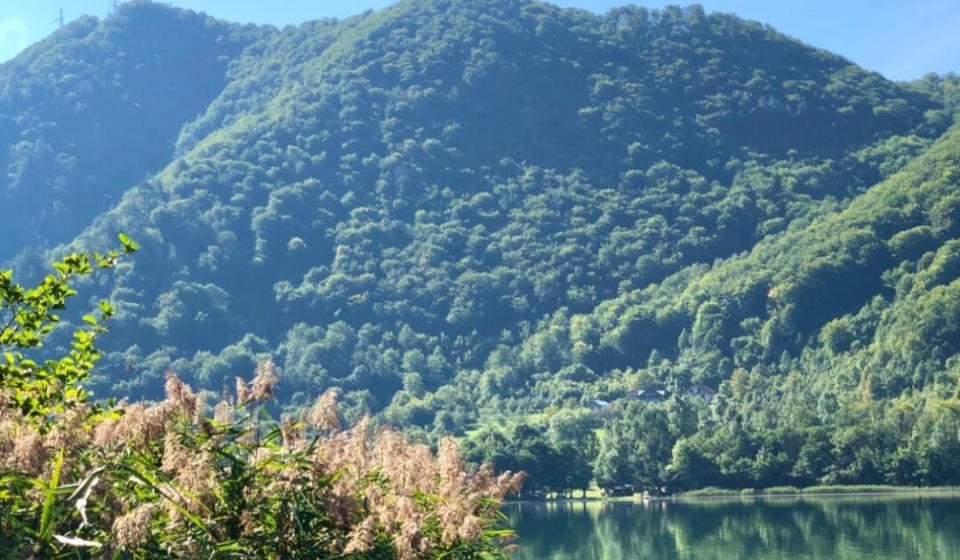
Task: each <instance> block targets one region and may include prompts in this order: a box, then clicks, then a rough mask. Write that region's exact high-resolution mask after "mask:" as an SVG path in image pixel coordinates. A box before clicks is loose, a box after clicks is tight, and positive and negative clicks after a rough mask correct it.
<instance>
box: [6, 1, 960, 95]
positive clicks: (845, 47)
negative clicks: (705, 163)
mask: <svg viewBox="0 0 960 560" xmlns="http://www.w3.org/2000/svg"><path fill="white" fill-rule="evenodd" d="M111 3H112V2H111V0H0V62H2V61H5V60H8V59H10V58H12V57H13V56H15V55H16V54H17V53H18V52H20V51H21V50H23V49H24V48H26V47H27V46H28V45H30V44H32V43H34V42H36V41H39V40H40V39H43V38H44V37H45V36H46V35H48V34H49V33H51V32H52V31H54V30H55V29H56V28H57V25H58V24H57V23H56V21H55V20H56V19H58V17H59V14H60V9H61V8H62V9H63V16H64V19H65V20H66V21H68V22H69V21H70V20H73V19H75V18H78V17H80V16H81V15H84V14H89V15H94V16H98V17H103V16H105V15H106V14H107V13H108V11H109V9H110V4H111ZM167 3H170V4H173V5H175V6H179V7H182V8H189V9H191V10H196V11H202V12H206V13H208V14H210V15H213V16H216V17H218V18H222V19H226V20H230V21H237V22H241V23H270V24H273V25H277V26H283V25H287V24H299V23H302V22H304V21H307V20H311V19H316V18H321V17H338V18H342V17H348V16H351V15H354V14H357V13H360V12H362V11H364V10H367V9H378V8H382V7H384V6H387V5H389V4H391V3H393V2H392V1H391V0H270V1H266V0H171V1H168V2H167ZM554 3H555V4H559V5H561V6H568V7H577V8H582V9H586V10H591V11H594V12H599V13H603V12H606V11H607V10H609V9H610V8H612V7H615V6H618V5H623V4H626V3H629V2H628V1H627V0H556V1H555V2H554ZM634 3H636V4H637V5H641V6H645V7H648V8H659V7H663V6H664V5H666V4H682V5H686V4H690V3H700V4H702V5H703V6H704V8H705V9H706V10H707V11H708V12H714V11H716V12H727V13H735V14H737V15H739V16H741V17H743V18H746V19H752V20H758V21H761V22H763V23H768V24H770V25H773V26H774V27H775V28H777V29H778V30H780V31H781V32H783V33H786V34H787V35H790V36H793V37H795V38H798V39H800V40H802V41H803V42H805V43H808V44H811V45H813V46H816V47H820V48H823V49H826V50H829V51H833V52H835V53H838V54H840V55H842V56H845V57H847V58H849V59H850V60H852V61H854V62H856V63H857V64H860V65H861V66H863V67H865V68H867V69H868V70H874V71H877V72H880V73H882V74H884V75H885V76H887V77H888V78H892V79H895V80H911V79H915V78H919V77H921V76H923V75H924V74H927V73H930V72H937V73H940V74H944V73H947V72H960V0H911V1H909V2H908V1H906V0H700V1H699V2H694V1H693V0H690V1H687V0H680V1H678V0H673V1H668V2H662V1H659V0H639V1H635V2H634Z"/></svg>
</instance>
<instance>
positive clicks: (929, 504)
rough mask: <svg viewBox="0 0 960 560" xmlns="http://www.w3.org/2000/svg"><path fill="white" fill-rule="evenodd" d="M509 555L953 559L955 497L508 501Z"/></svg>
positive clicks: (959, 543) (959, 501)
mask: <svg viewBox="0 0 960 560" xmlns="http://www.w3.org/2000/svg"><path fill="white" fill-rule="evenodd" d="M505 513H506V515H507V517H508V518H509V519H510V521H511V523H512V525H513V527H514V529H515V530H516V531H517V533H518V534H519V535H520V538H519V539H518V541H517V544H518V545H520V551H519V552H518V553H517V554H515V555H514V556H513V558H514V559H515V560H580V559H583V560H620V559H624V560H627V559H630V560H675V559H683V560H753V559H761V558H762V559H768V558H769V559H781V558H782V559H787V558H801V559H816V560H841V559H842V560H861V559H862V560H867V559H870V560H894V559H896V560H911V559H917V560H921V559H922V560H940V559H943V560H948V559H949V560H957V559H960V497H930V496H896V497H889V496H888V497H834V498H802V499H796V498H769V499H733V500H698V501H684V502H673V501H663V502H651V503H649V504H642V503H631V502H566V503H537V504H532V503H531V504H511V505H509V506H507V508H506V509H505Z"/></svg>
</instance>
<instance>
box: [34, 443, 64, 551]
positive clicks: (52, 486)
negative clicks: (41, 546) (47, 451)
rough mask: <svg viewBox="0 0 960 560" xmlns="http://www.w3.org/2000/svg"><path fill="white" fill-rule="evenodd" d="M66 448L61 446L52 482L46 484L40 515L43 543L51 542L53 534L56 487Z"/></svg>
mask: <svg viewBox="0 0 960 560" xmlns="http://www.w3.org/2000/svg"><path fill="white" fill-rule="evenodd" d="M65 449H66V448H65V447H60V453H59V454H58V455H57V462H56V463H54V464H53V473H52V474H51V475H50V482H49V483H47V485H46V494H47V496H46V499H45V500H44V501H43V513H42V514H41V515H40V540H41V542H43V543H47V542H50V537H52V536H53V506H54V505H55V504H56V502H57V492H56V489H57V487H58V486H59V485H60V469H61V468H62V467H63V455H64V451H65Z"/></svg>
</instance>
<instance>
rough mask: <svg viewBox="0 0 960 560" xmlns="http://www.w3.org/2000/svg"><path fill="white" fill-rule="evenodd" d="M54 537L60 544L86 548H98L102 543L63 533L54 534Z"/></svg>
mask: <svg viewBox="0 0 960 560" xmlns="http://www.w3.org/2000/svg"><path fill="white" fill-rule="evenodd" d="M53 538H54V539H56V540H57V542H58V543H60V544H65V545H67V546H78V547H86V548H100V547H101V546H103V545H102V544H100V543H98V542H94V541H87V540H84V539H80V538H77V537H64V536H63V535H54V537H53Z"/></svg>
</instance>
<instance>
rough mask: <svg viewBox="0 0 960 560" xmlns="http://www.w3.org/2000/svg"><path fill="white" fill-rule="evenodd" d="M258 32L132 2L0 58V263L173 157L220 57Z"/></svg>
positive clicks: (90, 215)
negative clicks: (1, 211) (109, 14)
mask: <svg viewBox="0 0 960 560" xmlns="http://www.w3.org/2000/svg"><path fill="white" fill-rule="evenodd" d="M268 34H269V33H267V32H265V31H261V30H258V29H255V28H252V27H247V28H241V27H240V26H237V25H231V24H228V23H226V22H221V21H216V20H214V19H212V18H209V17H206V16H202V15H199V14H195V13H192V12H181V11H176V10H172V9H169V8H164V7H162V6H160V5H158V4H149V3H143V2H135V3H133V4H132V5H129V6H127V7H125V8H124V9H123V10H122V11H120V12H119V13H118V14H117V15H116V16H114V17H111V18H109V19H108V20H106V21H103V22H98V21H97V20H96V19H95V18H91V17H84V18H81V19H80V20H78V21H75V22H73V23H71V24H70V25H68V26H66V27H65V28H64V29H62V30H60V31H58V32H56V33H54V34H53V35H52V36H50V37H49V38H47V39H46V40H44V41H43V42H41V43H38V44H36V45H33V46H32V47H30V48H29V49H27V50H26V51H25V52H24V53H23V54H21V55H20V56H19V57H17V58H16V59H14V60H12V61H10V62H7V63H5V64H3V65H0V84H2V86H0V172H2V175H0V177H2V188H0V207H2V208H5V209H7V208H15V209H16V211H14V212H8V213H5V214H6V215H5V216H4V219H3V220H2V221H0V261H6V260H8V259H10V258H11V257H13V256H14V255H16V254H17V253H18V252H20V251H22V250H23V249H24V248H25V247H50V246H54V245H57V244H60V243H65V242H68V241H70V240H71V239H73V238H74V237H76V236H77V235H78V234H79V233H80V232H82V231H83V229H84V228H86V227H87V226H89V224H90V222H91V221H93V219H94V218H96V217H97V216H98V215H99V214H101V213H102V212H104V211H106V210H107V209H109V208H110V207H111V206H112V205H113V204H115V203H116V202H117V201H119V199H120V197H121V195H122V194H123V193H124V192H125V191H126V190H127V189H128V188H129V187H130V186H132V185H133V184H135V183H136V182H138V181H141V180H143V178H144V177H146V176H148V175H151V174H153V173H156V172H158V171H160V170H161V169H163V168H164V167H165V166H166V165H167V164H168V163H169V161H170V158H171V157H172V156H173V146H174V141H175V140H176V139H177V135H178V133H179V131H180V128H181V127H182V126H183V125H185V124H187V123H189V122H191V121H193V120H194V119H195V118H196V117H197V116H198V115H199V114H200V113H202V112H203V111H204V110H205V109H206V107H207V106H208V105H209V104H210V103H211V101H213V99H214V98H215V97H216V96H217V95H218V94H219V93H220V92H221V90H222V88H223V86H224V83H225V80H226V76H225V74H226V71H227V63H228V62H229V61H230V60H231V59H232V58H235V57H236V56H237V55H238V54H239V53H240V51H241V50H242V49H243V48H244V47H246V46H247V45H249V44H251V43H252V42H253V41H254V40H255V39H258V38H261V37H264V36H266V35H268Z"/></svg>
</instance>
